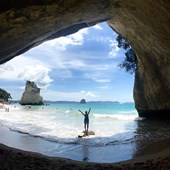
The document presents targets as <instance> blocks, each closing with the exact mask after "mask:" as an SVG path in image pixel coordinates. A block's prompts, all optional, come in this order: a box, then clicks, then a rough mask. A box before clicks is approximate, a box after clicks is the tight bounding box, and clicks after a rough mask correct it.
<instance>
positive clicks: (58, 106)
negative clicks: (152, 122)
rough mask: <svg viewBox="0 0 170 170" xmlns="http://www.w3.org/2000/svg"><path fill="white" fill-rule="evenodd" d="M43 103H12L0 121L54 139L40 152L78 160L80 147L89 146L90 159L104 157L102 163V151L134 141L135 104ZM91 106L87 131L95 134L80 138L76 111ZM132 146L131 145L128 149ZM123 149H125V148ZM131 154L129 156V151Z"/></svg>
mask: <svg viewBox="0 0 170 170" xmlns="http://www.w3.org/2000/svg"><path fill="white" fill-rule="evenodd" d="M46 104H47V105H44V106H31V107H28V106H20V105H19V104H17V105H16V107H14V106H11V108H10V111H9V112H5V111H2V110H1V114H0V124H1V125H3V126H6V127H9V128H10V129H11V130H12V131H16V132H20V133H23V134H27V135H29V136H32V137H38V138H41V139H42V140H45V141H49V142H53V143H54V144H55V147H53V148H50V149H47V150H45V151H43V154H46V155H50V156H61V157H68V158H71V159H76V160H81V158H80V155H79V153H80V152H81V151H80V150H82V149H83V150H87V148H88V149H89V148H90V151H91V155H93V158H91V160H89V161H97V162H101V160H105V159H106V160H105V161H104V162H107V161H110V160H108V158H107V157H106V153H105V152H103V150H107V155H108V154H109V151H110V149H109V148H110V147H112V146H119V147H118V148H119V149H120V148H121V147H122V146H123V145H122V144H131V142H132V141H133V138H134V135H135V133H134V132H135V131H136V127H137V119H138V115H137V112H136V110H135V108H134V103H114V102H88V103H87V104H80V103H78V102H49V103H46ZM90 107H91V112H90V116H89V118H90V128H89V130H92V131H94V132H95V135H94V136H89V137H87V138H83V139H80V138H78V137H77V136H78V134H79V133H80V132H82V131H83V130H84V125H83V119H84V117H83V115H82V114H81V113H80V112H79V111H78V110H79V109H80V110H81V111H83V112H85V111H86V110H88V109H89V108H90ZM120 145H122V146H121V147H120ZM130 146H131V147H133V146H132V145H130ZM84 148H85V149H84ZM132 149H133V148H130V150H131V151H132ZM101 150H102V152H101ZM124 150H126V151H127V150H128V148H124ZM92 151H93V152H92ZM99 151H100V154H101V156H100V157H99V158H98V159H97V160H96V156H95V154H96V153H97V152H99ZM128 153H130V152H128ZM110 154H112V153H110ZM130 154H131V156H132V153H130ZM109 158H110V156H109ZM83 159H84V158H83ZM100 159H101V160H100ZM121 160H122V158H121Z"/></svg>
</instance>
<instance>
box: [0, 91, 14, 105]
mask: <svg viewBox="0 0 170 170" xmlns="http://www.w3.org/2000/svg"><path fill="white" fill-rule="evenodd" d="M0 99H2V100H3V101H6V102H8V99H12V97H11V94H10V93H8V92H7V91H6V90H4V89H1V88H0Z"/></svg>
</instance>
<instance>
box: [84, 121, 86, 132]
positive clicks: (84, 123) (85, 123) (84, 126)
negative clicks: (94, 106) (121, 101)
mask: <svg viewBox="0 0 170 170" xmlns="http://www.w3.org/2000/svg"><path fill="white" fill-rule="evenodd" d="M84 130H85V132H86V123H84Z"/></svg>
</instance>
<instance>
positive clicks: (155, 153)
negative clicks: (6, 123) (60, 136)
mask: <svg viewBox="0 0 170 170" xmlns="http://www.w3.org/2000/svg"><path fill="white" fill-rule="evenodd" d="M3 128H5V129H6V128H7V127H0V129H1V131H0V132H2V129H3ZM9 131H10V130H9ZM3 132H4V131H3ZM15 133H16V134H15ZM11 134H13V132H12V133H11ZM11 134H10V135H11ZM4 135H5V136H10V135H9V134H4ZM16 135H19V136H21V135H23V136H24V135H25V134H19V133H17V132H14V136H10V137H9V138H6V137H5V136H3V133H2V134H1V138H3V137H4V138H6V139H5V140H6V141H9V139H10V138H11V137H12V138H11V139H13V137H15V136H16ZM24 138H25V141H27V143H30V142H32V141H29V138H30V137H28V136H27V135H25V137H24ZM24 138H23V139H24ZM5 140H4V142H3V143H4V144H2V142H0V165H1V166H0V170H11V169H13V170H18V169H22V170H28V169H30V170H34V169H35V170H38V169H41V170H45V169H46V170H52V169H56V170H58V169H64V170H67V169H69V170H71V169H74V170H78V169H91V170H92V169H93V170H99V169H100V170H102V169H109V170H110V169H113V170H121V169H122V170H123V169H128V170H129V169H154V170H157V169H158V170H160V169H162V170H167V169H170V139H167V140H162V141H159V142H155V143H152V145H149V146H148V147H147V148H146V149H145V150H144V151H143V152H142V153H140V154H138V155H135V156H134V158H133V159H129V160H126V161H117V162H115V163H96V162H85V161H75V160H72V159H68V158H61V157H56V156H55V157H54V156H46V155H44V154H42V153H37V152H38V151H37V150H36V149H35V151H34V152H32V151H26V150H28V149H29V148H26V147H25V148H24V147H23V146H21V147H20V148H19V149H18V148H17V146H16V147H15V148H14V146H12V147H11V146H10V145H9V144H8V143H5ZM14 140H16V139H14ZM20 140H21V139H20ZM36 140H41V142H42V143H41V145H42V146H41V147H46V146H47V145H46V142H47V141H43V140H42V139H36ZM25 141H24V142H25ZM43 142H44V143H43ZM35 143H36V141H35ZM52 144H53V143H52ZM7 145H8V146H7ZM41 147H40V148H41ZM50 147H51V146H50ZM113 157H114V155H113Z"/></svg>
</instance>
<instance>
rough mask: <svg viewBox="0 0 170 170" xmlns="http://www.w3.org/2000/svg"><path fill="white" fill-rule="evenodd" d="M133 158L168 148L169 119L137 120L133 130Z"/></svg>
mask: <svg viewBox="0 0 170 170" xmlns="http://www.w3.org/2000/svg"><path fill="white" fill-rule="evenodd" d="M135 134H136V135H135V136H134V140H133V142H132V144H133V146H134V151H135V152H134V155H133V158H135V157H138V156H144V155H148V154H153V153H156V152H160V151H162V150H164V149H166V148H170V121H169V120H145V119H144V120H140V121H137V128H136V132H135Z"/></svg>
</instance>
